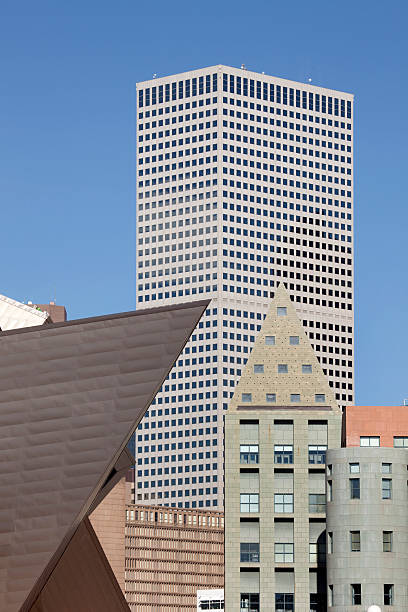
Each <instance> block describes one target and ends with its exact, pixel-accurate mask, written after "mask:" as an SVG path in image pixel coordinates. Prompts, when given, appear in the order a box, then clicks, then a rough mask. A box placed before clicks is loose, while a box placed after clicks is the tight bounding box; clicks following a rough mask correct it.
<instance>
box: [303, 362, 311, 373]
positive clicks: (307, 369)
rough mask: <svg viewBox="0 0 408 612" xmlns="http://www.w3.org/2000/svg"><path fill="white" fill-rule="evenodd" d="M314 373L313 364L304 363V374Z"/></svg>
mask: <svg viewBox="0 0 408 612" xmlns="http://www.w3.org/2000/svg"><path fill="white" fill-rule="evenodd" d="M311 373H312V366H311V364H310V363H304V364H303V365H302V374H311Z"/></svg>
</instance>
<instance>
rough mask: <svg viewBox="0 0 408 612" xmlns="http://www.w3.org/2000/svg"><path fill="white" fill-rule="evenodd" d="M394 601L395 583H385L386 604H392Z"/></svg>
mask: <svg viewBox="0 0 408 612" xmlns="http://www.w3.org/2000/svg"><path fill="white" fill-rule="evenodd" d="M393 603H394V585H393V584H384V606H392V605H393Z"/></svg>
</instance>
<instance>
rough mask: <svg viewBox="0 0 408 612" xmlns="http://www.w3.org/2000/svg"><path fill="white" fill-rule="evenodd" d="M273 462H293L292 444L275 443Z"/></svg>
mask: <svg viewBox="0 0 408 612" xmlns="http://www.w3.org/2000/svg"><path fill="white" fill-rule="evenodd" d="M274 461H275V463H293V446H292V445H291V444H290V445H289V444H275V449H274Z"/></svg>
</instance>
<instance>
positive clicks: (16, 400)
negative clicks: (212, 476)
mask: <svg viewBox="0 0 408 612" xmlns="http://www.w3.org/2000/svg"><path fill="white" fill-rule="evenodd" d="M207 305H208V301H200V302H192V303H189V304H182V305H177V306H170V307H162V308H155V309H151V310H140V311H135V312H129V313H122V314H117V315H108V316H103V317H95V318H91V319H79V320H76V321H68V322H64V323H55V324H49V325H45V326H41V327H31V328H23V329H18V330H14V331H6V332H2V333H0V465H1V469H0V610H2V612H15V611H17V610H20V609H21V610H24V611H25V610H30V609H31V607H32V605H33V604H34V602H35V601H36V599H37V598H38V596H39V594H40V593H41V590H42V589H43V587H44V584H45V583H46V581H47V580H48V579H49V578H50V576H51V574H52V572H53V569H54V568H55V566H56V565H57V563H58V562H59V560H60V559H61V555H62V554H63V552H64V550H65V548H66V547H67V546H68V544H69V542H70V541H71V539H72V536H73V534H74V533H75V531H76V530H77V528H78V527H79V525H80V523H81V521H82V520H83V519H84V518H85V517H86V516H87V514H88V513H89V511H90V510H91V509H92V508H93V507H95V505H96V504H97V503H98V501H100V499H101V498H102V497H103V495H104V494H105V492H106V491H108V490H109V488H110V487H111V486H112V484H113V483H114V482H115V477H116V476H117V475H118V474H119V473H120V472H121V471H123V469H125V468H126V466H127V465H128V464H129V456H128V452H127V451H126V449H125V446H126V444H127V442H128V440H129V438H130V436H131V435H132V433H133V431H134V430H135V428H136V427H137V425H138V423H139V421H140V420H141V418H142V417H143V415H144V414H145V412H146V410H147V408H148V407H149V405H150V403H151V401H152V399H153V398H154V396H155V395H156V393H157V391H158V389H159V388H160V386H161V385H162V383H163V380H164V379H165V378H166V376H167V374H168V373H169V371H170V369H171V367H172V366H173V364H174V362H175V360H176V359H177V357H178V355H179V354H180V352H181V351H182V349H183V347H184V345H185V343H186V342H187V340H188V338H189V336H190V334H191V332H192V331H193V329H194V328H195V326H196V324H197V322H198V321H199V319H200V317H201V315H202V314H203V312H204V310H205V308H206V306H207ZM35 609H36V610H37V609H41V608H37V607H36V608H35Z"/></svg>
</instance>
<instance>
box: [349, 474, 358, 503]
mask: <svg viewBox="0 0 408 612" xmlns="http://www.w3.org/2000/svg"><path fill="white" fill-rule="evenodd" d="M350 499H360V479H359V478H350Z"/></svg>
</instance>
